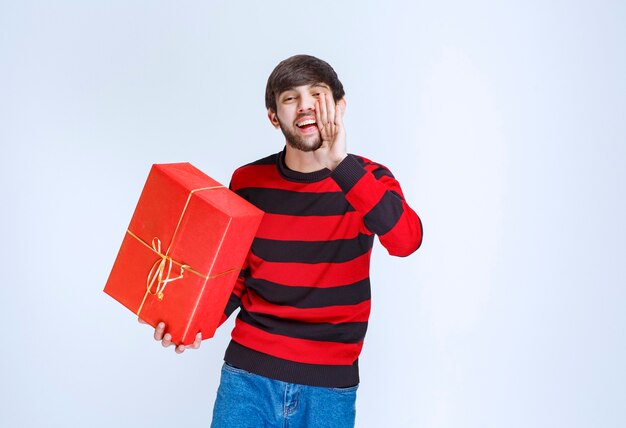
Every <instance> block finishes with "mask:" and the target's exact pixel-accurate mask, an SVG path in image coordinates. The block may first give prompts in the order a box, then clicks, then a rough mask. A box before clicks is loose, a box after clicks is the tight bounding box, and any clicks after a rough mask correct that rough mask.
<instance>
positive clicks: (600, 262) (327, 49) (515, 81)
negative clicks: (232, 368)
mask: <svg viewBox="0 0 626 428" xmlns="http://www.w3.org/2000/svg"><path fill="white" fill-rule="evenodd" d="M624 22H626V9H625V6H624V3H623V2H618V1H614V2H609V1H607V2H591V1H574V2H565V1H549V2H543V1H542V2H540V1H503V2H487V1H478V2H463V1H440V2H423V1H419V2H400V1H388V2H384V3H383V2H373V1H359V2H356V1H352V2H349V1H347V2H331V1H317V2H313V3H306V4H305V3H294V2H287V1H275V2H273V1H268V2H252V1H249V2H237V1H232V2H227V1H204V2H200V1H183V2H171V1H156V0H153V1H106V2H83V1H66V0H64V1H56V2H44V1H0V145H1V146H0V147H1V149H2V151H1V153H2V155H1V157H0V163H1V165H0V166H1V168H0V179H1V187H0V189H1V190H0V191H1V193H0V197H1V200H2V208H3V209H2V211H1V212H0V232H1V235H0V236H1V237H2V245H0V256H1V260H2V262H3V269H2V276H1V277H2V280H1V284H2V285H1V293H0V299H1V301H2V311H1V312H0V326H1V327H2V330H1V332H2V333H1V336H0V337H1V338H2V341H3V342H4V347H3V348H4V349H3V350H2V352H1V354H0V367H1V370H2V382H0V425H1V426H7V427H16V428H17V427H61V426H63V427H65V426H89V427H110V426H116V427H142V426H150V427H153V428H157V427H171V426H175V425H181V426H182V425H185V426H208V423H209V421H210V415H211V409H212V406H213V400H214V396H215V391H216V388H217V385H218V381H219V371H220V366H221V364H222V356H223V352H224V349H225V346H226V344H227V342H228V339H229V335H230V325H231V324H230V323H232V319H231V320H230V321H229V324H227V325H226V326H224V327H223V328H222V329H221V330H220V331H219V332H218V334H217V336H216V337H215V338H213V339H211V340H209V341H206V342H204V343H203V345H202V347H201V349H200V350H198V351H193V352H191V351H189V352H185V353H184V354H183V355H177V354H175V353H174V352H173V350H172V349H162V348H161V346H160V345H159V344H158V343H156V342H154V340H153V339H152V337H151V329H150V328H149V327H147V326H143V325H139V324H138V323H137V322H136V318H135V317H134V316H133V314H132V313H131V312H130V311H128V310H126V309H125V308H123V307H122V306H121V305H119V304H118V303H117V302H115V301H113V300H112V299H111V298H110V297H108V296H107V295H105V294H104V293H103V292H102V288H103V287H104V284H105V282H106V279H107V277H108V273H109V271H110V268H111V266H112V264H113V261H114V259H115V256H116V254H117V251H118V249H119V245H120V243H121V240H122V238H123V235H124V231H125V229H126V227H127V225H128V222H129V221H130V217H131V215H132V212H133V210H134V206H135V203H136V201H137V199H138V197H139V194H140V191H141V188H142V186H143V183H144V181H145V178H146V176H147V173H148V171H149V168H150V165H151V164H153V163H165V162H181V161H189V162H192V163H193V164H195V165H196V166H198V167H199V168H201V169H202V170H204V171H205V172H207V173H208V174H209V175H211V176H213V177H214V178H216V179H217V180H219V181H221V182H223V183H228V181H229V179H230V174H231V173H232V171H233V170H234V169H235V168H236V167H237V166H239V165H241V164H244V163H247V162H250V161H253V160H255V159H257V158H259V157H262V156H265V155H267V154H270V153H273V152H277V151H279V150H281V149H282V147H283V144H284V140H283V138H282V135H281V134H280V132H277V131H275V130H274V129H273V128H272V127H271V126H270V124H269V122H268V120H267V117H266V111H265V109H264V103H263V95H264V89H265V82H266V79H267V76H268V75H269V73H270V72H271V70H272V69H273V67H274V66H275V65H276V64H277V63H278V62H279V61H280V60H282V59H284V58H286V57H288V56H291V55H293V54H296V53H309V54H312V55H316V56H319V57H320V58H323V59H325V60H327V61H328V62H330V63H331V64H332V65H333V67H334V68H335V70H336V71H337V72H338V74H339V76H340V78H341V79H342V81H343V83H344V86H345V88H346V92H347V96H346V97H347V104H348V105H347V112H346V118H345V122H346V129H347V135H348V148H349V150H350V151H351V152H354V153H358V154H361V155H363V156H366V157H368V158H371V159H373V160H376V161H378V162H380V163H383V164H385V165H387V166H388V167H389V168H390V169H391V170H392V171H393V172H394V174H395V175H396V177H397V178H398V179H399V180H400V182H401V184H402V186H403V189H404V192H405V194H406V197H407V199H408V201H409V203H410V204H411V205H412V206H413V208H414V209H415V210H416V211H417V212H418V213H419V214H420V216H421V218H422V221H423V224H424V230H425V236H424V243H423V245H422V248H421V249H420V250H419V251H418V252H417V253H415V254H413V255H411V256H410V257H408V258H393V257H391V256H388V255H387V254H386V252H385V251H384V249H383V248H382V247H381V246H380V245H379V244H378V243H377V244H376V245H377V246H376V247H375V254H374V259H373V264H372V272H371V277H372V283H373V311H372V316H371V319H370V327H369V331H368V335H367V338H366V342H365V347H364V350H363V353H362V355H361V360H360V361H361V367H362V371H361V377H362V383H361V386H360V389H359V392H358V401H357V409H358V410H357V413H358V416H357V427H382V426H385V427H425V428H486V427H493V428H496V427H497V428H500V427H509V428H514V427H524V428H526V427H535V428H538V427H559V426H561V427H565V426H567V427H603V428H611V427H623V426H626V410H624V409H625V407H624V406H623V404H624V402H626V387H625V386H624V385H625V384H626V369H625V366H624V361H626V349H625V346H626V330H625V326H626V316H625V315H624V301H625V299H626V291H625V287H624V285H625V284H626V281H625V280H626V275H625V273H626V272H625V271H626V269H625V267H624V266H625V263H624V261H625V256H626V251H625V250H624V241H625V238H626V230H625V227H624V218H626V209H625V202H624V200H625V197H624V196H625V192H624V190H625V189H624V187H625V186H624V184H625V183H626V172H625V168H624V165H625V160H626V156H625V155H626V147H625V143H626V126H625V123H626V121H625V116H624V111H625V107H626V105H625V104H626V83H625V82H626V79H624V76H626V46H625V40H626V31H624Z"/></svg>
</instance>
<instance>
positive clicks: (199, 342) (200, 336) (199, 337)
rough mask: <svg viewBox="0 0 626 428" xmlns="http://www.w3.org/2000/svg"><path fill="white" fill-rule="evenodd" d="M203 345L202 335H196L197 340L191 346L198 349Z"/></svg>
mask: <svg viewBox="0 0 626 428" xmlns="http://www.w3.org/2000/svg"><path fill="white" fill-rule="evenodd" d="M200 345H202V333H198V334H196V340H194V342H193V344H192V345H191V346H190V347H191V348H193V349H198V348H199V347H200Z"/></svg>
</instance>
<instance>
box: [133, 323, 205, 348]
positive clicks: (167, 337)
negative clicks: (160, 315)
mask: <svg viewBox="0 0 626 428" xmlns="http://www.w3.org/2000/svg"><path fill="white" fill-rule="evenodd" d="M138 320H139V322H140V323H141V324H147V323H146V322H145V321H144V320H142V319H141V318H138ZM164 333H165V323H164V322H160V323H159V324H157V326H156V328H155V329H154V340H156V341H160V342H161V345H163V347H164V348H169V347H170V346H172V345H174V344H173V343H172V335H171V334H169V333H165V334H164ZM201 344H202V333H200V332H198V334H196V340H194V342H193V343H192V344H191V345H187V346H185V345H178V346H175V348H174V351H176V353H177V354H182V353H183V352H185V349H198V348H199V347H200V345H201Z"/></svg>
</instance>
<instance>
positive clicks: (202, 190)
mask: <svg viewBox="0 0 626 428" xmlns="http://www.w3.org/2000/svg"><path fill="white" fill-rule="evenodd" d="M262 217H263V211H261V210H259V209H258V208H256V207H255V206H254V205H252V204H250V203H249V202H247V201H246V200H244V199H242V198H241V197H239V196H238V195H236V194H235V193H233V192H232V191H230V190H229V189H228V188H226V187H224V186H222V185H221V184H220V183H218V182H217V181H215V180H213V179H212V178H210V177H209V176H207V175H206V174H204V173H203V172H202V171H200V170H199V169H197V168H195V167H194V166H193V165H191V164H189V163H174V164H161V165H157V164H155V165H153V166H152V169H151V171H150V174H149V176H148V179H147V181H146V184H145V186H144V189H143V192H142V193H141V197H140V198H139V202H138V203H137V207H136V209H135V213H134V214H133V218H132V219H131V221H130V225H129V226H128V230H127V231H126V235H125V236H124V240H123V241H122V247H121V248H120V251H119V253H118V255H117V258H116V260H115V264H114V265H113V269H112V270H111V274H110V275H109V279H108V281H107V283H106V286H105V287H104V292H105V293H107V294H109V295H110V296H111V297H113V298H114V299H116V300H117V301H119V302H120V303H122V304H123V305H124V306H126V307H127V308H128V309H130V310H131V311H132V312H134V313H135V314H137V316H138V317H139V318H141V319H142V320H144V321H146V322H147V323H148V324H150V325H152V326H153V327H156V325H157V324H158V323H159V322H161V321H163V322H165V325H166V328H167V332H168V333H170V334H171V335H172V342H173V343H175V344H183V345H188V344H191V343H193V342H194V340H195V336H196V334H197V333H198V332H202V338H203V339H207V338H210V337H213V335H214V333H215V330H216V329H217V327H218V326H219V324H220V321H221V318H222V315H223V313H224V308H225V307H226V303H227V301H228V298H229V297H230V293H231V291H232V289H233V287H234V285H235V282H236V280H237V276H238V275H239V272H240V271H241V267H242V266H243V263H244V259H245V257H246V255H247V253H248V250H249V249H250V245H251V243H252V239H253V238H254V234H255V233H256V230H257V228H258V226H259V223H260V222H261V218H262Z"/></svg>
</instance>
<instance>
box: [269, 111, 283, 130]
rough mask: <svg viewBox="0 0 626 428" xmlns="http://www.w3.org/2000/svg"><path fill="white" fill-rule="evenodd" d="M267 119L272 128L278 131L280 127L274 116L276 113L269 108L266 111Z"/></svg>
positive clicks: (276, 117)
mask: <svg viewBox="0 0 626 428" xmlns="http://www.w3.org/2000/svg"><path fill="white" fill-rule="evenodd" d="M267 118H268V119H269V120H270V122H271V123H272V125H273V126H274V128H276V129H278V128H279V127H280V122H278V116H276V113H275V112H274V111H273V110H272V109H271V108H268V109H267Z"/></svg>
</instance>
